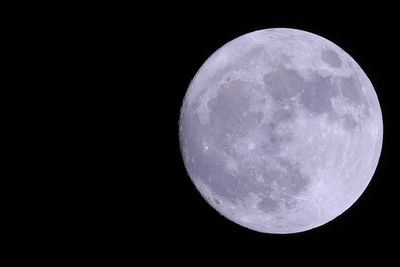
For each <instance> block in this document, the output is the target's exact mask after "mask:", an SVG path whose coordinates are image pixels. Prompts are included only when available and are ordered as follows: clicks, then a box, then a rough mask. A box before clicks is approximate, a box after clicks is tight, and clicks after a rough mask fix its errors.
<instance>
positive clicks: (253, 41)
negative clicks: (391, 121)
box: [179, 28, 383, 233]
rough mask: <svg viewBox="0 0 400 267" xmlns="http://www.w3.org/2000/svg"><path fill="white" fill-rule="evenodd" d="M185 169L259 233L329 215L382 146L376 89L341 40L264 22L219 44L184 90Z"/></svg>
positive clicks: (357, 185) (308, 224) (345, 204)
mask: <svg viewBox="0 0 400 267" xmlns="http://www.w3.org/2000/svg"><path fill="white" fill-rule="evenodd" d="M179 134H180V145H181V151H182V156H183V159H184V162H185V166H186V169H187V171H188V173H189V175H190V177H191V179H192V181H193V183H194V184H195V186H196V188H197V189H198V190H199V191H200V193H201V195H202V196H203V197H204V198H205V199H206V200H207V202H208V203H209V204H210V205H211V206H212V207H214V208H215V209H216V210H217V211H218V212H219V213H221V214H222V215H223V216H225V217H226V218H228V219H230V220H232V221H234V222H236V223H238V224H240V225H242V226H244V227H247V228H250V229H253V230H256V231H260V232H266V233H295V232H301V231H305V230H309V229H312V228H314V227H317V226H320V225H322V224H325V223H327V222H329V221H330V220H332V219H334V218H335V217H336V216H338V215H340V214H341V213H343V212H344V211H345V210H346V209H347V208H349V207H350V206H351V205H352V204H353V203H354V202H355V201H356V200H357V199H358V197H359V196H360V195H361V194H362V193H363V191H364V190H365V188H366V186H367V185H368V183H369V181H370V180H371V177H372V175H373V173H374V171H375V168H376V166H377V163H378V160H379V156H380V152H381V146H382V134H383V126H382V115H381V110H380V106H379V102H378V99H377V96H376V93H375V91H374V88H373V86H372V84H371V82H370V81H369V79H368V77H367V76H366V75H365V73H364V72H363V70H362V69H361V68H360V66H358V64H357V63H356V62H355V61H354V60H353V59H352V58H351V57H350V56H349V55H348V54H347V53H346V52H344V51H343V50H342V49H341V48H340V47H338V46H337V45H335V44H333V43H332V42H330V41H328V40H326V39H324V38H322V37H320V36H318V35H315V34H312V33H309V32H305V31H300V30H295V29H284V28H276V29H267V30H261V31H255V32H251V33H249V34H245V35H243V36H240V37H238V38H236V39H234V40H233V41H231V42H229V43H227V44H226V45H224V46H223V47H222V48H220V49H219V50H217V51H216V52H215V53H214V54H213V55H212V56H211V57H210V58H209V59H208V60H207V61H206V62H205V63H204V64H203V66H202V67H201V68H200V70H199V71H198V73H197V74H196V76H195V77H194V79H193V80H192V82H191V84H190V86H189V89H188V91H187V93H186V96H185V99H184V102H183V106H182V110H181V117H180V129H179Z"/></svg>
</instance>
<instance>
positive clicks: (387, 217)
mask: <svg viewBox="0 0 400 267" xmlns="http://www.w3.org/2000/svg"><path fill="white" fill-rule="evenodd" d="M232 5H233V4H232ZM149 10H151V11H149ZM149 10H143V12H144V14H145V15H144V16H143V17H142V18H141V19H139V20H138V22H137V23H138V24H136V28H135V29H140V28H141V27H140V24H139V23H144V24H146V23H148V24H146V25H151V26H150V27H149V28H145V29H146V30H145V31H143V32H141V33H140V36H142V37H140V36H139V38H138V39H137V42H139V43H140V45H141V46H143V49H144V51H146V52H143V53H141V56H140V57H141V58H142V59H143V60H144V62H146V63H145V64H146V68H145V73H144V75H145V76H143V77H141V78H144V81H146V80H149V81H151V82H150V83H147V82H143V85H144V88H142V89H143V90H147V92H148V94H146V97H148V98H149V99H150V100H151V103H153V105H152V106H151V105H150V106H148V105H146V104H143V103H142V104H140V103H139V102H140V101H146V100H144V99H143V100H139V99H137V100H136V101H137V102H136V104H135V105H138V107H140V110H142V113H141V114H142V115H139V116H142V117H144V118H146V119H145V120H144V122H143V123H144V124H145V127H144V128H143V129H151V130H148V131H145V133H144V135H145V137H144V140H143V142H144V143H143V145H144V144H152V145H153V146H152V149H150V150H149V149H147V150H148V151H147V152H146V153H145V156H142V159H143V162H144V163H143V165H142V167H144V169H145V172H144V176H143V177H142V178H140V179H146V180H147V181H145V183H146V184H147V183H148V187H147V188H142V187H138V188H137V189H136V190H138V191H139V192H138V193H139V194H138V195H139V196H140V197H141V198H142V202H141V203H140V204H139V203H138V205H141V206H144V207H145V208H144V211H143V213H141V214H140V215H139V217H140V218H138V220H139V221H142V222H143V224H144V226H143V227H142V228H139V229H138V231H139V232H145V233H146V235H145V236H146V238H145V240H146V241H145V244H146V245H145V248H147V249H149V250H150V251H164V252H165V251H173V252H175V253H177V252H179V253H186V252H193V253H195V254H196V253H201V254H202V255H204V257H207V256H206V255H207V254H208V253H216V254H219V255H226V254H229V255H231V257H232V253H233V252H232V249H233V251H237V253H239V254H241V253H244V252H247V253H251V254H253V253H256V251H262V252H263V253H265V255H268V257H269V256H272V255H278V256H279V255H280V256H285V255H286V256H288V253H289V255H290V253H291V252H301V253H302V254H304V255H309V254H310V255H312V254H313V253H316V251H318V252H325V253H328V254H330V256H328V258H327V260H329V259H330V258H337V257H339V258H340V257H342V256H343V255H347V254H354V253H355V252H356V251H359V252H361V253H364V255H363V256H362V258H364V259H365V258H366V259H369V258H370V257H377V256H379V257H380V259H381V260H384V259H390V258H391V257H392V256H393V253H394V252H395V251H396V250H395V247H396V246H397V245H396V240H397V235H398V229H397V228H398V227H399V225H398V219H397V218H398V215H397V212H398V210H399V208H398V206H397V203H398V193H397V190H398V189H397V186H398V184H399V183H398V174H397V173H396V172H395V168H396V165H395V164H396V150H395V149H396V148H395V147H397V142H396V135H397V134H398V130H397V124H396V123H397V120H398V119H397V114H398V109H397V91H398V83H397V82H396V80H397V79H396V77H398V67H397V64H396V62H398V59H399V57H398V52H397V51H398V41H397V35H398V29H397V25H396V23H397V22H396V20H397V16H398V14H397V13H396V11H395V8H394V7H390V6H374V5H370V6H368V5H366V4H365V3H364V4H363V6H349V5H345V6H340V7H333V6H332V5H330V4H329V3H325V2H324V3H321V6H313V7H304V6H303V7H290V4H288V6H286V7H271V6H267V4H264V5H261V6H260V5H254V6H251V5H250V4H249V5H246V4H244V3H242V5H241V6H236V8H227V7H216V6H215V5H213V6H203V7H201V8H200V7H199V6H196V5H192V6H190V5H187V6H181V5H179V6H176V7H173V6H172V7H171V6H157V11H156V10H153V9H151V8H150V9H149ZM139 13H140V12H139ZM150 22H151V23H150ZM273 27H286V28H297V29H301V30H306V31H310V32H312V33H315V34H318V35H320V36H322V37H324V38H327V39H329V40H330V41H332V42H334V43H335V44H337V45H339V46H340V47H341V48H343V49H344V50H345V51H346V52H347V53H349V54H350V55H351V56H352V57H353V58H354V59H355V60H356V61H357V62H358V64H359V65H360V66H361V67H362V68H363V70H364V71H365V73H366V74H367V76H368V77H369V79H370V80H371V82H372V84H373V85H374V88H375V90H376V93H377V95H378V98H379V101H380V104H381V108H382V113H383V119H384V144H383V150H382V154H381V158H380V162H379V165H378V167H377V170H376V172H375V175H374V177H373V179H372V181H371V183H370V184H369V186H368V188H367V189H366V191H365V192H364V194H363V195H362V196H361V197H360V198H359V200H358V201H357V202H356V203H355V204H354V205H353V206H352V207H351V208H350V209H349V210H347V211H346V212H344V213H343V214H342V215H340V216H339V217H338V218H336V219H335V220H333V221H331V222H329V223H327V224H325V225H323V226H321V227H318V228H316V229H313V230H310V231H306V232H302V233H297V234H290V235H274V234H263V233H258V232H255V231H252V230H249V229H246V228H244V227H242V226H239V225H237V224H235V223H233V222H231V221H229V220H227V219H225V218H224V217H222V216H221V215H219V214H218V213H217V212H216V211H215V210H214V209H213V208H211V206H209V205H208V204H207V203H206V201H205V200H203V198H202V197H201V195H200V194H199V193H198V191H197V190H196V188H195V187H194V185H193V184H192V182H191V180H190V178H189V176H188V174H187V173H186V171H185V168H184V164H183V161H182V157H181V154H180V150H179V140H178V119H179V112H180V107H181V104H182V101H183V97H184V95H185V92H186V90H187V88H188V85H189V83H190V81H191V79H192V78H193V77H194V75H195V74H196V72H197V71H198V69H199V68H200V67H201V65H202V64H203V63H204V61H205V60H206V59H207V58H208V57H209V56H210V55H211V54H212V53H213V52H215V50H217V49H218V48H219V47H221V46H222V45H224V44H225V43H226V42H228V41H230V40H232V39H234V38H236V37H238V36H240V35H242V34H245V33H248V32H251V31H255V30H260V29H265V28H273ZM139 31H140V30H139ZM138 90H139V89H138ZM144 107H145V108H144ZM146 127H148V128H146ZM138 131H140V130H138ZM144 146H147V145H144ZM137 179H139V177H138V178H137ZM135 194H136V193H135ZM169 255H171V254H169ZM233 255H236V254H234V253H233ZM257 255H264V254H257ZM310 257H313V256H310Z"/></svg>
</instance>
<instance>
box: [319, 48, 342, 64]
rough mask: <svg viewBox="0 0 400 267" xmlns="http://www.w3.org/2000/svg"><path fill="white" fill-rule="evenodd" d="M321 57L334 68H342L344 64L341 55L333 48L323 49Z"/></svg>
mask: <svg viewBox="0 0 400 267" xmlns="http://www.w3.org/2000/svg"><path fill="white" fill-rule="evenodd" d="M321 59H322V61H323V62H325V63H326V64H328V65H329V66H331V67H333V68H340V67H341V66H342V60H341V59H340V58H339V55H338V54H337V53H336V52H335V51H333V50H323V51H322V52H321Z"/></svg>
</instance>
